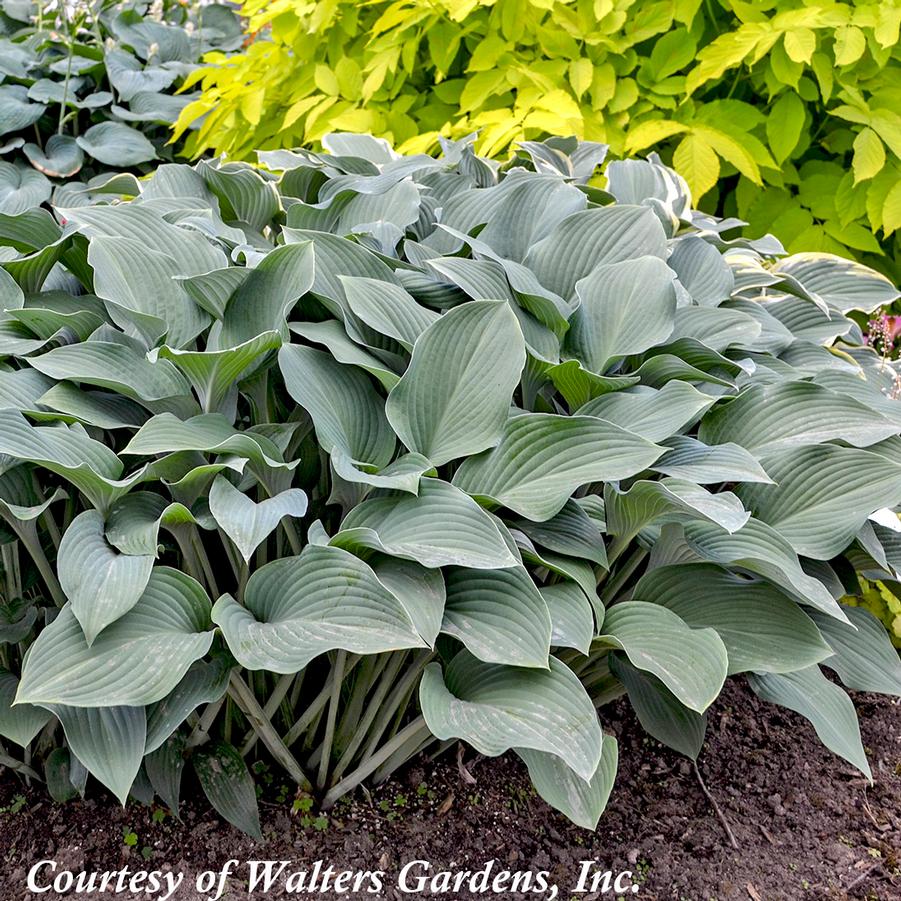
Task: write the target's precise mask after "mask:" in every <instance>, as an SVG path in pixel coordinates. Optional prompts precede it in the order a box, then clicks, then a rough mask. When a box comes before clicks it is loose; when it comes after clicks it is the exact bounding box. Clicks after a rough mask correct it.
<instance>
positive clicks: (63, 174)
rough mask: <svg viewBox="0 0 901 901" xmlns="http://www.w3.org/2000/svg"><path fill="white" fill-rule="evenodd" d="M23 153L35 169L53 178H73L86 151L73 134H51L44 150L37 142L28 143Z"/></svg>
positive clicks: (81, 163)
mask: <svg viewBox="0 0 901 901" xmlns="http://www.w3.org/2000/svg"><path fill="white" fill-rule="evenodd" d="M22 153H24V154H25V156H27V157H28V162H29V163H31V165H32V166H34V168H35V169H37V170H38V171H40V172H43V173H44V175H49V176H50V177H51V178H71V177H72V176H73V175H74V174H75V173H76V172H78V170H79V169H81V167H82V165H83V164H84V153H83V152H82V149H81V147H79V146H78V142H77V141H76V140H75V138H73V137H72V136H71V135H51V136H50V137H49V138H48V139H47V143H46V144H45V145H44V148H43V150H42V149H41V148H40V147H39V146H38V145H37V144H26V145H25V146H24V147H23V148H22Z"/></svg>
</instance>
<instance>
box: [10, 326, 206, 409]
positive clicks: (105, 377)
mask: <svg viewBox="0 0 901 901" xmlns="http://www.w3.org/2000/svg"><path fill="white" fill-rule="evenodd" d="M28 362H29V363H30V365H31V366H33V367H34V368H35V369H37V370H38V372H43V373H44V375H47V376H50V377H51V378H54V379H60V380H63V379H66V380H69V381H72V382H78V383H80V384H83V385H96V386H97V387H99V388H108V389H109V390H110V391H115V392H117V393H119V394H124V395H125V396H126V397H129V398H131V399H132V400H136V401H139V402H144V401H147V402H150V403H151V404H153V405H158V404H157V403H156V402H159V401H166V402H168V400H169V399H170V398H176V399H177V398H184V397H185V395H188V394H189V393H190V390H191V389H190V387H189V385H188V382H187V380H186V379H185V378H183V377H182V375H181V374H180V373H179V372H178V370H177V369H176V368H175V367H174V366H172V364H171V363H169V362H168V361H167V360H157V361H156V362H151V361H150V360H148V359H147V358H146V357H145V356H144V355H143V354H141V353H139V352H138V350H137V349H136V348H133V347H131V346H130V345H126V344H119V343H113V342H111V341H85V342H82V343H81V344H70V345H67V346H66V347H57V348H56V349H55V350H50V351H48V352H47V353H44V354H41V355H40V356H39V357H31V358H30V359H29V361H28ZM177 406H178V407H179V408H181V407H184V406H185V404H184V401H183V400H182V401H181V402H180V403H179V404H177Z"/></svg>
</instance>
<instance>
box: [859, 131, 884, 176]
mask: <svg viewBox="0 0 901 901" xmlns="http://www.w3.org/2000/svg"><path fill="white" fill-rule="evenodd" d="M884 165H885V147H883V145H882V141H880V140H879V135H877V134H876V132H875V131H873V129H872V128H865V129H863V131H861V133H860V134H859V135H858V136H857V137H856V138H855V139H854V159H853V160H852V162H851V166H852V168H853V169H854V184H858V182H862V181H866V180H867V179H868V178H872V177H873V176H874V175H876V174H877V173H878V172H879V171H880V170H881V169H882V167H883V166H884Z"/></svg>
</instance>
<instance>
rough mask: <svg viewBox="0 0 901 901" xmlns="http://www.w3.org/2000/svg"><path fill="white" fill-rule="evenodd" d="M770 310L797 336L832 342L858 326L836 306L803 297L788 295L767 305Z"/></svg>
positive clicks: (769, 311) (821, 342)
mask: <svg viewBox="0 0 901 901" xmlns="http://www.w3.org/2000/svg"><path fill="white" fill-rule="evenodd" d="M766 311H767V313H769V314H770V315H771V316H774V317H775V318H776V319H777V320H779V322H781V323H782V325H784V326H785V328H787V329H788V330H789V331H790V332H791V334H792V335H794V336H795V338H801V339H803V340H807V341H816V342H817V343H820V344H826V345H828V344H831V343H832V342H833V341H834V340H835V339H836V338H838V337H839V336H841V335H847V334H848V332H849V331H851V329H852V328H854V321H853V320H852V319H849V318H848V317H847V316H843V315H842V314H841V313H839V312H838V311H837V310H835V309H832V308H830V309H828V310H825V311H824V310H822V309H821V308H820V307H818V306H817V305H816V304H813V303H810V301H807V300H803V299H802V298H800V297H784V298H782V299H780V300H775V301H772V302H770V303H768V304H767V305H766Z"/></svg>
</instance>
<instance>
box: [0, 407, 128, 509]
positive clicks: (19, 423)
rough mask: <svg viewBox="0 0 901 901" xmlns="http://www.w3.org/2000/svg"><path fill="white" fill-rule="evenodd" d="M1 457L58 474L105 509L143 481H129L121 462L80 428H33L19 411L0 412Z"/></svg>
mask: <svg viewBox="0 0 901 901" xmlns="http://www.w3.org/2000/svg"><path fill="white" fill-rule="evenodd" d="M0 454H6V455H7V456H9V457H12V458H14V459H16V460H21V461H23V462H28V463H33V464H35V465H37V466H42V467H44V468H45V469H49V470H50V471H51V472H55V473H56V474H57V475H60V476H62V477H63V478H64V479H67V480H68V481H69V482H71V483H72V484H73V485H75V487H76V488H78V489H79V490H80V491H82V492H84V494H85V495H86V496H87V497H88V498H89V499H90V501H91V503H93V504H94V505H95V506H96V507H99V508H101V509H106V508H108V507H109V505H110V504H112V503H113V501H115V500H116V498H117V497H120V496H121V495H123V494H125V493H126V492H127V491H128V490H129V489H130V487H131V486H132V484H134V482H135V481H136V480H137V479H139V478H141V473H140V472H138V473H136V474H135V475H133V476H130V477H129V478H126V479H121V476H122V470H123V466H122V461H121V460H120V459H119V458H118V457H117V456H116V455H115V453H113V451H111V450H110V449H109V448H108V447H107V446H106V445H105V444H102V443H101V442H99V441H94V439H93V438H89V437H88V435H87V433H86V432H85V431H84V430H83V429H82V428H81V427H80V426H65V425H58V426H37V427H36V426H32V425H31V424H29V422H28V421H27V420H26V419H25V417H24V416H22V414H21V413H19V412H17V411H16V410H0Z"/></svg>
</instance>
